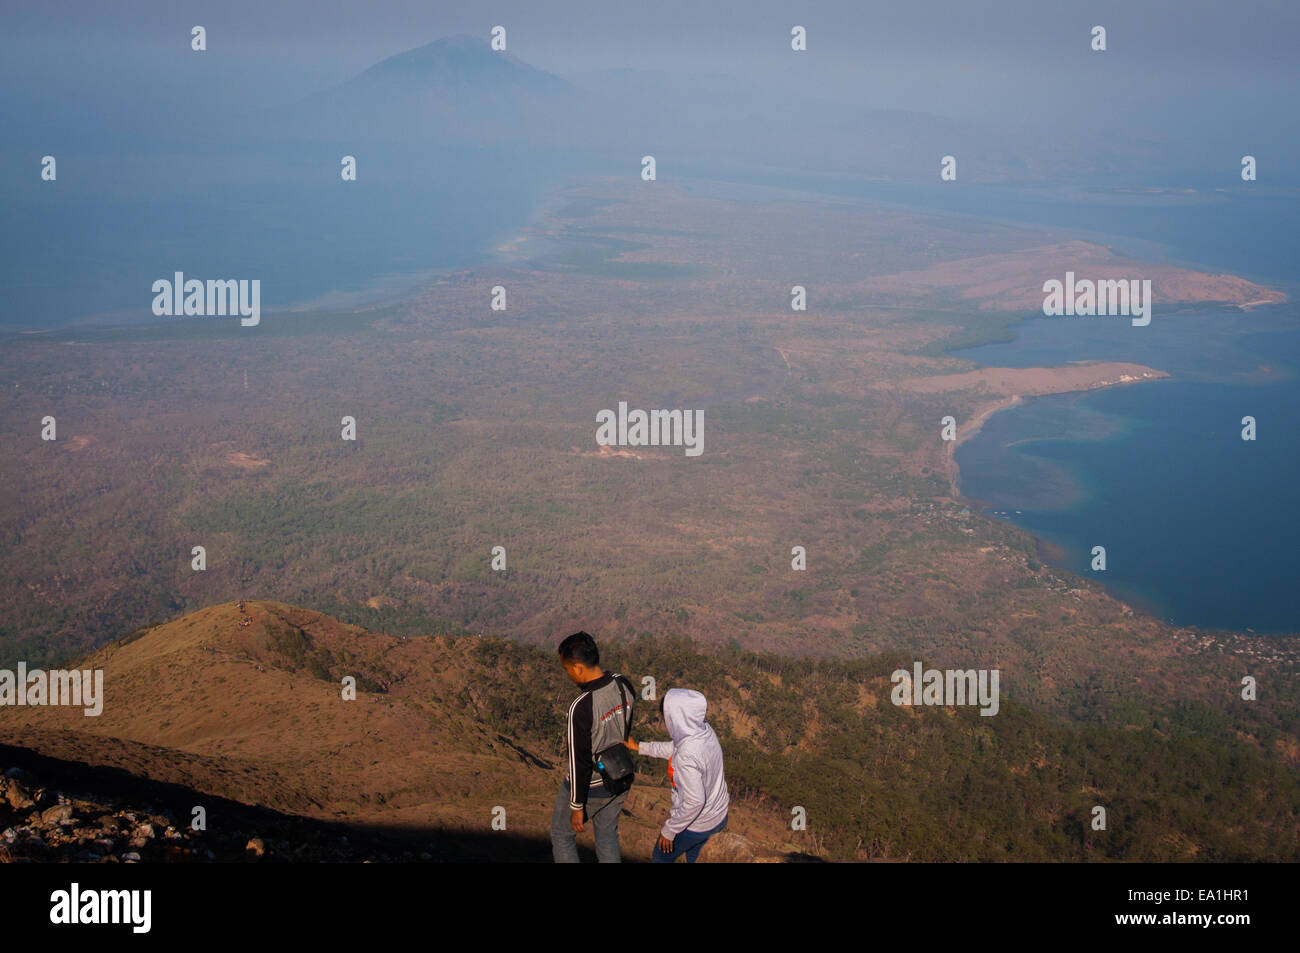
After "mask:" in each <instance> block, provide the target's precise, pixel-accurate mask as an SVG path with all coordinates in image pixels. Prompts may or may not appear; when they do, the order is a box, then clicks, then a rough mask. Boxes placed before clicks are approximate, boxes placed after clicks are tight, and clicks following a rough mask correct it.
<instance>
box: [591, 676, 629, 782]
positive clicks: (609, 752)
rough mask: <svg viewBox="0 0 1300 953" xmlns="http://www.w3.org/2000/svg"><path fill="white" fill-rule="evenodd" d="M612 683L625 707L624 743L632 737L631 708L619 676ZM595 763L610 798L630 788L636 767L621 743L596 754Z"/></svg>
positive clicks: (625, 747)
mask: <svg viewBox="0 0 1300 953" xmlns="http://www.w3.org/2000/svg"><path fill="white" fill-rule="evenodd" d="M614 683H615V684H616V685H618V697H619V698H621V699H622V700H623V704H624V706H625V713H626V717H625V718H624V719H623V741H626V740H627V739H628V738H629V737H631V735H632V706H631V704H630V703H628V701H627V698H626V697H625V693H624V691H623V682H622V680H621V676H615V679H614ZM595 761H596V770H597V771H599V772H600V779H601V781H602V782H603V783H604V785H605V790H606V791H608V792H609V796H610V797H617V796H618V795H620V794H622V793H623V792H624V791H626V790H628V789H629V788H630V787H632V782H633V781H635V780H636V766H635V765H633V763H632V752H631V751H629V750H628V748H627V745H625V744H623V742H622V741H620V742H619V743H618V744H614V745H610V746H609V747H608V748H606V749H605V750H604V751H599V752H597V753H596V758H595Z"/></svg>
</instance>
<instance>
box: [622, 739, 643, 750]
mask: <svg viewBox="0 0 1300 953" xmlns="http://www.w3.org/2000/svg"><path fill="white" fill-rule="evenodd" d="M623 744H625V745H627V747H628V749H629V750H630V751H639V750H640V746H639V745H638V744H637V743H636V742H635V741H633V740H632V739H631V738H628V739H627V740H626V741H624V742H623Z"/></svg>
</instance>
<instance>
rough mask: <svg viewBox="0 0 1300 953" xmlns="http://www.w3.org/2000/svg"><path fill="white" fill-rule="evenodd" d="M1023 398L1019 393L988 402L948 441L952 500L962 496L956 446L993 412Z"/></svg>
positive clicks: (948, 464) (979, 427) (964, 440)
mask: <svg viewBox="0 0 1300 953" xmlns="http://www.w3.org/2000/svg"><path fill="white" fill-rule="evenodd" d="M1023 400H1024V397H1022V396H1021V395H1020V394H1012V395H1011V396H1010V397H1004V398H1003V399H1002V400H999V401H997V402H995V403H992V404H990V405H989V406H988V407H986V408H984V409H983V410H981V411H980V412H979V413H977V414H976V415H975V416H974V417H972V418H971V419H970V420H969V421H968V422H967V424H966V426H965V427H963V428H961V429H960V430H959V431H958V432H957V439H956V440H952V441H949V443H948V459H947V469H948V490H949V493H950V494H951V496H952V498H953V499H954V500H960V499H961V498H962V496H961V469H960V468H959V467H958V466H957V448H958V447H960V446H961V445H962V444H963V443H965V442H966V441H967V440H969V439H970V438H971V437H974V436H975V435H976V434H977V433H979V432H980V430H981V429H982V428H983V427H984V425H985V424H986V423H987V422H988V420H989V418H990V417H992V416H993V415H994V414H996V413H998V412H1000V411H1003V410H1006V409H1007V408H1008V407H1014V406H1016V405H1017V404H1019V403H1020V402H1021V401H1023Z"/></svg>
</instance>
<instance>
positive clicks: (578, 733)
mask: <svg viewBox="0 0 1300 953" xmlns="http://www.w3.org/2000/svg"><path fill="white" fill-rule="evenodd" d="M568 721H569V810H571V811H581V810H582V809H583V807H584V806H585V805H586V803H587V791H588V789H589V788H590V787H591V772H592V762H591V692H583V693H582V694H581V695H579V696H578V697H577V698H575V699H574V700H573V704H572V705H570V706H569V719H568Z"/></svg>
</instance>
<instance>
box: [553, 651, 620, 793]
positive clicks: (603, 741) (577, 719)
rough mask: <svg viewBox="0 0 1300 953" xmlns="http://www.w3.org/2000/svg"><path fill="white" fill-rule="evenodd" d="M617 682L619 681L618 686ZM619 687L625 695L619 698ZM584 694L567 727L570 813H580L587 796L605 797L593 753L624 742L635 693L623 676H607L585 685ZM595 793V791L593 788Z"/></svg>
mask: <svg viewBox="0 0 1300 953" xmlns="http://www.w3.org/2000/svg"><path fill="white" fill-rule="evenodd" d="M615 679H618V681H617V682H616V681H615ZM619 683H622V686H623V692H622V694H621V696H620V694H619V690H618V689H619ZM580 687H581V688H582V694H581V695H579V696H578V697H577V698H575V699H574V700H573V704H572V705H570V706H569V715H568V719H567V724H566V725H565V737H566V738H567V739H568V748H569V765H568V773H567V774H566V775H565V776H566V777H567V779H568V781H569V810H571V811H580V810H582V809H583V807H584V806H585V805H586V803H587V796H588V793H591V794H594V795H595V796H597V797H604V796H606V795H605V794H604V790H605V786H604V785H603V784H602V783H601V780H600V772H599V771H597V770H596V768H595V764H594V762H593V760H592V752H594V751H603V750H605V749H606V748H608V747H609V746H610V745H612V744H616V743H617V742H620V741H622V740H623V738H624V737H625V736H626V734H627V731H626V726H627V725H628V724H630V723H631V719H632V715H633V709H634V705H635V700H636V691H635V690H634V689H633V688H632V683H631V682H630V681H628V679H627V677H626V676H624V675H619V674H618V673H616V672H606V673H605V674H604V675H602V676H601V677H600V678H594V679H592V680H591V681H589V682H584V683H583V684H582V685H581V686H580ZM592 787H595V788H596V790H595V791H592V790H591V788H592Z"/></svg>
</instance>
